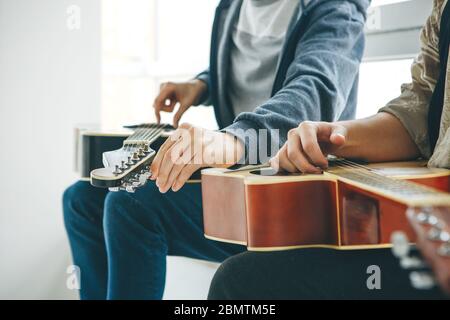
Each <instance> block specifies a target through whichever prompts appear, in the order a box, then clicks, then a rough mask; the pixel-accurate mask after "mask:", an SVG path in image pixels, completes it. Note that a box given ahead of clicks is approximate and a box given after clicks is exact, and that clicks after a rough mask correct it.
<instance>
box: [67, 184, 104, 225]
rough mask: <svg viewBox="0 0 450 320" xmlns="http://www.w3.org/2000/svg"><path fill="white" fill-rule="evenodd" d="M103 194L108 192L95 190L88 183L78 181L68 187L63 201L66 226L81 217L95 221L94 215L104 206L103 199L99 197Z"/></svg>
mask: <svg viewBox="0 0 450 320" xmlns="http://www.w3.org/2000/svg"><path fill="white" fill-rule="evenodd" d="M101 192H102V193H104V192H106V191H104V190H97V189H94V187H92V186H91V185H90V184H89V182H86V181H78V182H76V183H74V184H73V185H71V186H70V187H68V188H67V189H66V190H65V191H64V193H63V199H62V202H63V214H64V221H65V223H66V225H67V224H70V223H71V222H72V221H73V220H74V219H77V218H80V217H85V218H86V217H88V218H89V220H92V219H94V217H93V215H95V213H96V212H97V211H99V210H95V209H97V207H101V206H102V205H103V197H102V196H101V195H100V196H99V193H101ZM100 211H101V210H100Z"/></svg>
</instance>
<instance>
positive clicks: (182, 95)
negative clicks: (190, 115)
mask: <svg viewBox="0 0 450 320" xmlns="http://www.w3.org/2000/svg"><path fill="white" fill-rule="evenodd" d="M206 90H207V86H206V83H205V82H203V81H201V80H198V79H195V80H192V81H188V82H180V83H174V82H166V83H163V84H161V86H160V89H159V94H158V96H157V97H156V98H155V102H154V104H153V108H154V109H155V116H156V121H157V123H160V121H161V114H160V113H161V111H164V112H173V111H174V110H175V106H176V105H177V104H179V107H178V110H177V112H176V113H175V115H174V117H173V126H174V127H175V128H177V127H178V123H179V121H180V118H181V116H182V115H183V113H185V112H186V110H187V109H189V107H191V106H192V105H195V104H197V103H198V102H199V100H200V98H201V96H202V95H203V94H204V93H205V91H206Z"/></svg>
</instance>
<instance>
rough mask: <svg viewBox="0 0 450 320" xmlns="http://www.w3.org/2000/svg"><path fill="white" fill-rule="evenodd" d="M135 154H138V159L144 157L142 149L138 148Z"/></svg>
mask: <svg viewBox="0 0 450 320" xmlns="http://www.w3.org/2000/svg"><path fill="white" fill-rule="evenodd" d="M137 152H138V156H139V157H145V152H144V149H143V148H142V147H141V148H139V149H138V151H137Z"/></svg>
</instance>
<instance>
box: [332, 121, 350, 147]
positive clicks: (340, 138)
mask: <svg viewBox="0 0 450 320" xmlns="http://www.w3.org/2000/svg"><path fill="white" fill-rule="evenodd" d="M346 139H347V129H346V128H345V127H343V126H336V127H334V128H333V131H332V133H331V136H330V142H331V143H332V144H334V145H336V146H343V145H344V144H345V141H346Z"/></svg>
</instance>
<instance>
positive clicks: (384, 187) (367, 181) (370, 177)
mask: <svg viewBox="0 0 450 320" xmlns="http://www.w3.org/2000/svg"><path fill="white" fill-rule="evenodd" d="M358 170H360V169H356V170H353V171H350V170H342V171H339V172H333V174H335V175H337V176H339V177H342V178H345V179H349V180H352V181H355V182H358V183H362V184H364V185H366V186H369V187H372V188H376V189H379V190H380V191H382V192H384V193H389V194H391V195H395V196H398V197H414V196H433V195H435V194H436V191H434V190H432V189H430V188H427V187H424V186H421V185H420V184H417V183H413V182H409V181H405V180H398V179H392V178H389V177H385V176H382V175H379V174H376V173H368V172H364V173H363V172H358Z"/></svg>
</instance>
